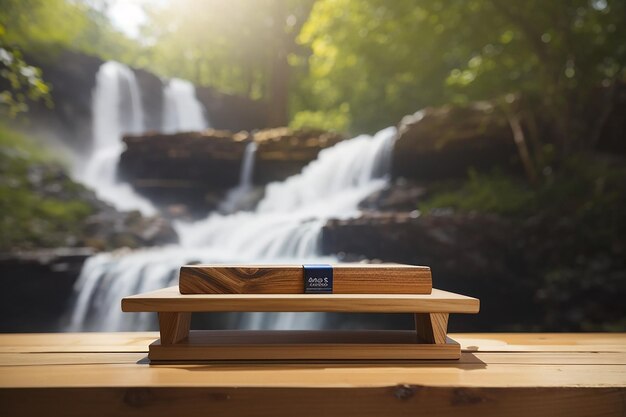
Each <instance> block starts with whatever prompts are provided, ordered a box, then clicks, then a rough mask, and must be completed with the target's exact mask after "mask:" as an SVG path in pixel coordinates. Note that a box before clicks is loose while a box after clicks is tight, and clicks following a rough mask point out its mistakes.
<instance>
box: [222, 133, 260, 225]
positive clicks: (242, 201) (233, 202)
mask: <svg viewBox="0 0 626 417" xmlns="http://www.w3.org/2000/svg"><path fill="white" fill-rule="evenodd" d="M256 150H257V144H256V142H254V141H251V142H249V143H248V144H247V145H246V149H245V150H244V152H243V159H242V161H241V171H240V173H239V185H237V187H235V188H233V189H232V190H230V191H229V192H228V194H227V195H226V198H225V199H224V201H223V202H222V203H221V204H220V206H219V209H220V211H221V212H222V213H234V212H235V211H237V210H240V209H241V208H246V207H248V206H250V203H251V201H250V200H251V197H252V196H251V193H252V191H253V189H252V175H253V174H254V158H255V155H256Z"/></svg>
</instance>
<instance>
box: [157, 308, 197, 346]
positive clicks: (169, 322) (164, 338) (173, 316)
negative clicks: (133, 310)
mask: <svg viewBox="0 0 626 417" xmlns="http://www.w3.org/2000/svg"><path fill="white" fill-rule="evenodd" d="M190 325H191V313H189V312H188V313H166V312H160V313H159V330H160V333H161V343H163V344H168V345H169V344H172V343H177V342H180V341H181V340H183V339H185V338H186V337H187V336H189V328H190Z"/></svg>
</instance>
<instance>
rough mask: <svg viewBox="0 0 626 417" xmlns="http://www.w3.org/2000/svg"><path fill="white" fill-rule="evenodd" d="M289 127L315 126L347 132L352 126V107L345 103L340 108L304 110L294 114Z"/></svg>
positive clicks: (315, 127)
mask: <svg viewBox="0 0 626 417" xmlns="http://www.w3.org/2000/svg"><path fill="white" fill-rule="evenodd" d="M289 127H291V128H292V129H302V128H314V129H323V130H328V131H334V132H345V131H347V130H348V128H349V127H350V109H349V107H348V105H346V104H344V105H342V106H341V107H340V108H339V109H338V110H328V111H322V110H318V111H309V110H303V111H300V112H298V113H296V114H295V115H294V116H293V118H292V119H291V122H289Z"/></svg>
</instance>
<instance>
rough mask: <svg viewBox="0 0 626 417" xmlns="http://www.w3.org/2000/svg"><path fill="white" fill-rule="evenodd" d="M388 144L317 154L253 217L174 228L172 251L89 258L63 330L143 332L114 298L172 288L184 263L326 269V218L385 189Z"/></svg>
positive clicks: (251, 317) (259, 316)
mask: <svg viewBox="0 0 626 417" xmlns="http://www.w3.org/2000/svg"><path fill="white" fill-rule="evenodd" d="M394 138H395V128H392V127H390V128H387V129H384V130H382V131H380V132H378V133H377V134H376V135H375V136H374V137H370V136H366V135H363V136H359V137H356V138H353V139H350V140H346V141H344V142H340V143H339V144H337V145H335V146H333V147H332V148H328V149H325V150H323V151H321V152H320V154H319V156H318V158H317V159H316V160H315V161H313V162H311V163H310V164H309V165H307V166H306V167H305V168H304V169H303V170H302V172H301V173H300V174H298V175H294V176H292V177H290V178H288V179H287V180H285V181H283V182H277V183H273V184H270V185H268V186H267V187H266V193H265V197H264V198H263V200H262V201H261V202H260V203H259V205H258V207H257V209H256V210H255V211H253V212H237V213H234V214H230V215H221V214H217V213H213V214H211V215H209V216H208V217H207V218H206V219H205V220H201V221H198V222H194V223H179V224H178V225H177V230H178V232H179V235H180V237H181V244H180V245H176V246H169V247H163V248H153V249H144V250H138V251H132V252H124V253H107V254H101V255H98V256H94V257H92V258H90V259H89V260H88V261H87V263H86V264H85V267H84V268H83V271H82V273H81V276H80V278H79V280H78V281H77V284H76V287H75V291H76V294H77V301H76V303H75V306H74V309H73V312H72V317H71V326H70V330H75V331H76V330H103V331H109V330H142V329H147V328H148V327H149V326H150V324H151V323H152V321H151V320H154V319H153V317H152V316H153V315H148V314H143V315H141V314H140V315H135V316H132V315H130V314H128V313H125V314H123V313H122V312H121V311H120V304H119V303H120V299H121V298H122V297H124V296H126V295H130V294H133V293H137V292H144V291H150V290H155V289H159V288H162V287H165V286H168V285H175V284H176V281H177V273H178V268H179V267H180V266H181V265H183V264H186V263H190V262H204V263H248V262H250V263H252V262H254V263H297V264H302V263H308V262H331V261H332V259H329V258H323V257H321V256H320V255H319V253H320V251H319V238H320V231H321V228H322V226H323V225H324V223H325V222H326V220H327V219H329V218H346V217H353V216H357V215H358V214H359V211H358V203H359V202H360V201H361V200H363V199H364V198H365V197H366V196H368V195H369V194H371V193H372V192H374V191H376V190H378V189H380V188H382V187H383V186H384V185H385V184H386V182H387V176H386V174H387V172H388V169H389V163H390V154H391V150H392V146H393V141H394ZM244 168H245V164H244ZM244 170H245V169H244ZM250 171H252V168H250ZM244 177H245V175H244V176H242V182H244V181H245V178H244ZM131 316H132V317H131ZM241 317H243V318H242V320H241V321H240V322H239V323H238V324H237V326H238V327H240V328H247V329H259V328H273V329H290V328H316V327H320V326H321V324H322V323H320V322H319V317H320V316H316V315H314V314H312V313H299V314H295V313H272V314H263V313H253V314H248V315H242V316H241Z"/></svg>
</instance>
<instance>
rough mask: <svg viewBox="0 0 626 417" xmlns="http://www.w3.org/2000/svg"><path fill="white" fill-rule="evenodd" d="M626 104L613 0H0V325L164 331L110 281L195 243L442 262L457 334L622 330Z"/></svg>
mask: <svg viewBox="0 0 626 417" xmlns="http://www.w3.org/2000/svg"><path fill="white" fill-rule="evenodd" d="M625 116H626V3H625V2H623V1H620V0H553V1H548V2H546V1H539V0H527V1H524V2H512V1H506V0H396V1H393V2H389V1H383V0H316V1H315V0H205V1H200V0H196V1H194V0H178V1H173V0H127V1H123V0H109V1H107V0H0V175H1V176H0V215H1V217H0V272H1V280H2V281H1V282H2V285H3V290H2V291H1V292H0V316H1V317H2V319H0V331H2V332H23V331H85V330H101V331H102V330H146V329H155V328H156V327H155V322H154V320H155V318H156V317H152V316H151V315H142V314H128V313H125V314H122V313H121V311H120V299H121V298H122V297H123V296H126V295H129V294H133V293H137V292H143V291H147V290H152V289H157V288H161V287H165V286H168V285H176V283H177V279H178V268H179V267H180V266H181V265H183V264H187V263H200V262H203V263H296V264H301V263H305V262H401V263H410V264H420V265H428V266H430V267H431V268H432V272H433V282H434V285H435V287H438V288H442V289H446V290H450V291H455V292H461V293H465V294H468V295H472V296H475V297H479V298H480V299H481V313H480V314H479V315H478V316H468V317H462V316H459V317H456V316H455V317H454V318H453V320H451V323H450V329H451V330H452V331H496V330H497V331H624V330H626V315H625V313H626V307H625V306H626V303H625V302H624V300H625V299H626V238H625V236H626V164H625V161H626V159H625V157H626V117H625ZM194 320H196V321H195V322H194V324H193V326H194V327H200V326H203V327H210V328H247V329H262V328H269V329H291V328H303V329H315V328H367V327H369V328H376V327H380V328H403V327H406V328H409V327H411V325H412V324H411V317H408V316H403V315H384V316H379V315H337V314H334V315H331V314H326V315H325V314H312V313H306V314H305V313H300V314H294V313H280V314H278V313H273V314H261V313H251V314H234V313H233V314H213V315H210V316H199V317H196V318H194Z"/></svg>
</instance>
